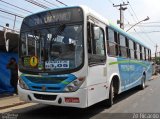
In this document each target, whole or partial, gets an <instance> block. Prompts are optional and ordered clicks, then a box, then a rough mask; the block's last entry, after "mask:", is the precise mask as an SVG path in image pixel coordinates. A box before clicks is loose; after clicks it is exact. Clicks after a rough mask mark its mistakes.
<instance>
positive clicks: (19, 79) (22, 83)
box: [18, 77, 29, 90]
mask: <svg viewBox="0 0 160 119" xmlns="http://www.w3.org/2000/svg"><path fill="white" fill-rule="evenodd" d="M18 81H19V86H20V87H21V88H22V89H26V90H28V89H29V88H28V86H27V85H26V84H25V82H24V81H23V80H22V79H21V78H20V77H19V78H18Z"/></svg>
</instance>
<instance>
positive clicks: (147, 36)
mask: <svg viewBox="0 0 160 119" xmlns="http://www.w3.org/2000/svg"><path fill="white" fill-rule="evenodd" d="M127 2H128V4H129V6H130V8H131V10H132V12H133V14H134V15H135V17H136V19H137V21H139V19H138V17H137V15H136V13H135V11H134V10H133V8H132V6H131V4H130V2H129V1H127ZM137 21H136V22H137ZM139 28H140V29H143V31H145V30H144V28H143V27H139ZM141 31H142V30H141ZM145 36H146V38H147V39H148V40H150V41H151V42H152V43H153V44H154V45H155V44H156V43H155V42H153V41H152V39H151V38H150V36H149V35H148V34H145Z"/></svg>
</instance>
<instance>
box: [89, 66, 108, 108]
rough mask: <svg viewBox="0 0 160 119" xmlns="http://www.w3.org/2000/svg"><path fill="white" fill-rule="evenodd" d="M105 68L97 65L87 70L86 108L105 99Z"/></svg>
mask: <svg viewBox="0 0 160 119" xmlns="http://www.w3.org/2000/svg"><path fill="white" fill-rule="evenodd" d="M105 71H106V66H105V65H97V66H92V67H89V68H88V76H87V87H88V106H91V105H93V104H95V103H97V102H100V101H102V100H104V99H106V98H107V83H106V80H107V78H106V72H105Z"/></svg>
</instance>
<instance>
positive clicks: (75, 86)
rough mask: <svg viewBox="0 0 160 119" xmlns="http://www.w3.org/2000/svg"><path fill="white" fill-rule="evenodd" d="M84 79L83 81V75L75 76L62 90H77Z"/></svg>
mask: <svg viewBox="0 0 160 119" xmlns="http://www.w3.org/2000/svg"><path fill="white" fill-rule="evenodd" d="M84 81H85V77H83V78H77V79H76V80H74V81H72V82H71V83H70V84H68V85H67V86H66V87H65V88H64V91H66V92H73V91H77V90H78V89H79V87H80V86H81V85H82V84H83V82H84Z"/></svg>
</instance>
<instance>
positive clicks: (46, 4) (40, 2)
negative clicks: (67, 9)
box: [36, 0, 52, 9]
mask: <svg viewBox="0 0 160 119" xmlns="http://www.w3.org/2000/svg"><path fill="white" fill-rule="evenodd" d="M36 2H37V3H39V4H41V5H44V6H46V7H48V9H49V8H51V7H52V6H51V5H50V4H48V3H47V2H45V1H43V2H42V1H40V0H36Z"/></svg>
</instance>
